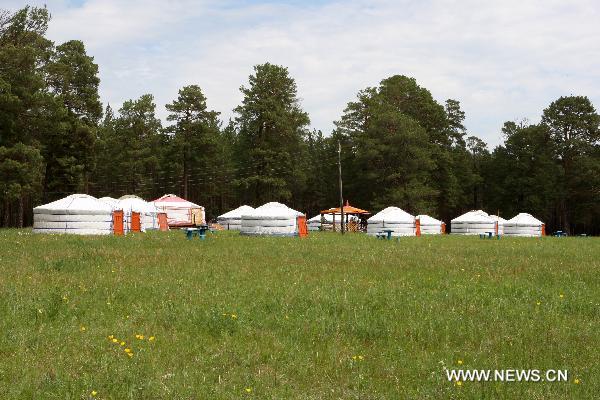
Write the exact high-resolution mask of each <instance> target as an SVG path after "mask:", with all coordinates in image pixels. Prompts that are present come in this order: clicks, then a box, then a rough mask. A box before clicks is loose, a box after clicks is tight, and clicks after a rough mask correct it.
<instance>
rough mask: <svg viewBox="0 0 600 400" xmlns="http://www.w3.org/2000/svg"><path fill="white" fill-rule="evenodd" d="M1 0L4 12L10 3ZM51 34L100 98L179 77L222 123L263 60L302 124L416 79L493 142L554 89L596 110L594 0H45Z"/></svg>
mask: <svg viewBox="0 0 600 400" xmlns="http://www.w3.org/2000/svg"><path fill="white" fill-rule="evenodd" d="M16 6H17V5H13V4H11V3H9V5H8V7H13V8H14V7H16ZM48 7H49V8H50V10H51V11H52V13H53V16H54V19H53V21H52V23H51V28H50V30H49V36H50V37H51V38H52V39H54V40H56V41H58V42H60V41H64V40H68V39H81V40H84V42H85V43H86V45H87V47H88V52H89V53H90V54H91V55H94V56H95V57H96V61H97V62H98V64H99V65H100V70H101V79H102V89H101V94H102V97H103V100H104V101H105V102H106V101H110V103H111V104H112V105H113V106H118V105H119V104H120V103H122V102H123V101H124V100H127V99H129V98H135V97H138V96H139V95H141V94H143V93H152V94H154V95H155V97H156V102H157V104H158V105H159V109H160V110H161V115H162V116H164V114H165V111H164V107H163V106H164V104H165V103H167V102H170V101H172V99H173V98H175V96H176V94H177V90H178V89H179V88H180V87H181V86H183V85H185V84H191V83H197V84H199V85H200V86H201V87H202V88H203V90H204V91H205V93H206V95H207V97H208V100H209V106H211V107H213V108H215V109H216V110H218V111H221V112H222V115H223V117H224V118H225V119H226V118H228V117H229V116H231V115H232V113H231V110H232V109H233V108H234V107H235V106H236V105H237V104H238V103H239V101H240V99H241V96H240V93H239V90H238V89H239V86H241V85H243V84H245V83H246V82H247V77H248V75H249V74H250V73H251V72H252V66H253V65H255V64H257V63H262V62H265V61H270V62H275V63H278V64H282V65H285V66H287V67H288V68H289V70H290V73H291V75H292V76H293V77H294V78H296V80H297V82H298V88H299V95H300V97H301V98H302V99H303V106H304V108H305V109H306V110H307V111H308V112H309V113H310V116H311V119H312V125H313V127H315V128H317V129H322V130H323V131H324V132H325V133H329V132H330V130H331V128H332V126H333V121H334V120H336V119H338V118H339V117H340V115H341V112H342V110H343V109H344V107H345V105H346V103H347V102H348V101H351V100H353V99H354V97H355V95H356V93H357V92H358V90H360V89H363V88H364V87H366V86H373V85H376V84H377V83H378V82H379V81H380V80H381V79H383V78H385V77H387V76H390V75H393V74H404V75H409V76H412V77H415V78H416V79H417V81H418V82H419V83H420V84H421V85H422V86H424V87H426V88H428V89H429V90H430V91H431V92H432V94H433V96H434V97H435V98H436V99H437V100H438V101H440V102H443V101H444V100H445V99H446V98H454V99H457V100H459V101H461V103H462V106H463V109H464V110H465V112H466V115H467V120H466V125H467V127H468V128H469V130H470V133H471V134H475V135H478V136H480V137H482V138H483V139H484V140H486V141H488V142H489V143H491V144H492V145H495V144H498V143H499V142H500V141H501V138H500V133H499V132H500V127H501V126H502V123H503V122H504V121H506V120H511V119H521V118H528V119H529V120H531V121H534V122H535V121H537V120H538V119H539V115H540V114H541V112H542V109H543V108H544V107H546V106H547V105H548V104H549V103H550V102H551V101H552V100H554V99H556V98H557V97H559V96H561V95H569V94H584V95H588V96H590V98H591V99H592V101H593V102H595V104H596V105H600V85H599V83H600V72H598V69H597V66H598V65H600V51H599V50H600V44H598V41H597V38H598V36H599V33H600V28H598V24H597V21H598V20H599V18H598V17H599V16H600V5H597V3H596V2H594V1H591V0H584V1H573V2H564V1H557V0H550V1H543V2H542V1H528V2H523V1H516V0H507V1H504V2H489V4H487V3H483V2H480V1H474V0H467V1H450V0H447V1H420V2H409V1H374V2H373V1H371V2H367V1H359V0H353V1H344V2H341V1H340V2H323V1H319V2H314V1H313V2H311V1H307V2H304V3H303V2H292V3H287V4H281V3H273V2H269V3H258V4H257V3H256V2H255V3H252V2H236V1H191V0H188V1H170V2H165V1H156V0H152V1H140V0H135V1H116V0H89V1H86V2H85V3H83V4H82V5H79V6H74V5H72V4H71V3H69V2H67V1H58V2H49V4H48Z"/></svg>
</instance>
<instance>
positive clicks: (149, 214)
mask: <svg viewBox="0 0 600 400" xmlns="http://www.w3.org/2000/svg"><path fill="white" fill-rule="evenodd" d="M117 209H120V210H123V226H124V228H125V231H128V230H129V227H130V220H131V213H132V212H137V213H140V225H141V229H142V232H143V231H146V230H147V229H158V213H159V212H160V211H159V210H158V208H157V207H155V206H154V204H152V203H150V202H147V201H145V200H144V199H142V198H140V197H137V196H131V195H129V196H123V197H121V198H119V204H118V206H117Z"/></svg>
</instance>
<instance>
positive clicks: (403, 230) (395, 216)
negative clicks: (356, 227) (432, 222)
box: [367, 207, 416, 236]
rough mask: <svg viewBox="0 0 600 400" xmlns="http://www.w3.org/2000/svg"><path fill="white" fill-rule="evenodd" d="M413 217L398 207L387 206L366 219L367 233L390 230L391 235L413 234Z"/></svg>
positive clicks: (374, 233) (414, 226)
mask: <svg viewBox="0 0 600 400" xmlns="http://www.w3.org/2000/svg"><path fill="white" fill-rule="evenodd" d="M415 228H416V225H415V217H414V216H413V215H410V214H409V213H407V212H406V211H404V210H403V209H401V208H398V207H388V208H385V209H383V210H381V211H379V212H378V213H377V214H375V215H373V216H372V217H371V218H369V219H368V220H367V234H368V235H376V234H378V233H380V232H382V231H383V230H388V229H390V230H392V236H414V235H415Z"/></svg>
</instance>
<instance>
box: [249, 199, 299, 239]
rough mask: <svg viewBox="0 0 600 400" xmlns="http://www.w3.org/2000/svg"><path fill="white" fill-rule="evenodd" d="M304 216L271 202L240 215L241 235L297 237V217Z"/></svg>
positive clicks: (283, 205)
mask: <svg viewBox="0 0 600 400" xmlns="http://www.w3.org/2000/svg"><path fill="white" fill-rule="evenodd" d="M301 215H304V214H302V213H301V212H299V211H296V210H293V209H291V208H289V207H288V206H286V205H285V204H281V203H277V202H271V203H266V204H263V205H262V206H260V207H258V208H256V209H254V210H252V211H250V212H248V213H247V214H243V215H242V227H241V232H240V233H241V234H242V235H265V236H297V235H298V217H299V216H301Z"/></svg>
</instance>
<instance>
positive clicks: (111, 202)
mask: <svg viewBox="0 0 600 400" xmlns="http://www.w3.org/2000/svg"><path fill="white" fill-rule="evenodd" d="M98 200H100V201H101V202H103V203H106V204H108V205H109V206H111V207H112V208H115V207H118V206H119V200H117V199H114V198H112V197H108V196H106V197H100V198H99V199H98Z"/></svg>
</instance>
